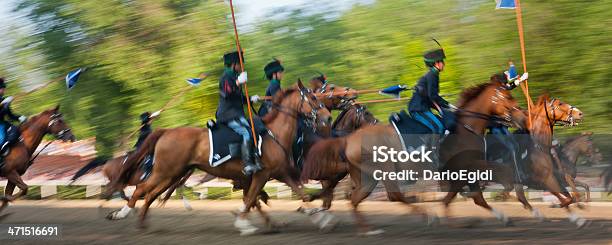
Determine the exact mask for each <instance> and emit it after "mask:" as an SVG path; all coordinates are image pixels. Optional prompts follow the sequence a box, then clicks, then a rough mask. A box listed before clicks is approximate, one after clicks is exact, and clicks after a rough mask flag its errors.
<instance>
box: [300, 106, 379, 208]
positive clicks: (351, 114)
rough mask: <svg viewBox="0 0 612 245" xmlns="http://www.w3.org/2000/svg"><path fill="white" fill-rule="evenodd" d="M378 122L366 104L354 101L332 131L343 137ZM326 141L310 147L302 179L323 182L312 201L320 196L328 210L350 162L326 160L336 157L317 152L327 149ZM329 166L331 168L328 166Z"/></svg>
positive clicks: (311, 198) (311, 196)
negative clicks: (320, 155)
mask: <svg viewBox="0 0 612 245" xmlns="http://www.w3.org/2000/svg"><path fill="white" fill-rule="evenodd" d="M376 123H378V119H376V118H375V117H374V115H373V114H372V113H371V112H370V111H368V109H367V108H366V107H365V106H364V105H360V104H354V103H353V104H349V105H348V106H347V107H346V108H345V109H344V110H343V111H342V112H340V114H339V115H338V117H337V118H336V120H335V121H334V123H333V124H332V132H333V134H334V136H340V137H341V136H345V135H348V134H350V133H352V132H353V131H355V130H357V129H359V128H361V127H364V126H367V125H374V124H376ZM326 142H329V141H325V140H320V141H317V142H314V144H313V145H312V146H311V147H310V149H309V151H308V153H307V154H306V161H305V162H304V168H303V170H302V175H301V178H302V181H308V180H310V179H312V180H319V181H320V182H321V186H322V189H321V191H320V192H318V193H314V194H311V195H310V201H313V200H315V199H318V198H321V199H323V205H322V206H321V209H320V210H328V209H329V208H330V207H331V203H332V200H333V198H334V188H336V185H338V182H340V181H341V180H342V179H344V177H346V175H347V174H348V163H346V162H339V163H331V162H326V160H335V159H329V158H320V157H319V155H318V154H317V153H318V152H319V151H321V152H324V151H326V148H327V147H328V145H327V143H326ZM314 165H320V166H322V167H315V166H314ZM327 166H329V167H330V168H326V167H327ZM317 171H318V172H317ZM304 211H306V210H304ZM315 211H316V210H315Z"/></svg>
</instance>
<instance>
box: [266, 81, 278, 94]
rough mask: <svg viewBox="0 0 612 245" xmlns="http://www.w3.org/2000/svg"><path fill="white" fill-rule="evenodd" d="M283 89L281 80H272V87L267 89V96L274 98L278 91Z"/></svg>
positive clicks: (269, 86)
mask: <svg viewBox="0 0 612 245" xmlns="http://www.w3.org/2000/svg"><path fill="white" fill-rule="evenodd" d="M280 89H281V84H280V81H279V80H276V79H272V80H270V85H268V88H267V89H266V96H274V95H275V94H276V92H278V90H280Z"/></svg>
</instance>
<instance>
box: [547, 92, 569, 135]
mask: <svg viewBox="0 0 612 245" xmlns="http://www.w3.org/2000/svg"><path fill="white" fill-rule="evenodd" d="M555 101H557V99H556V98H552V99H551V100H550V102H549V103H548V106H546V105H545V107H544V109H545V111H546V120H547V121H548V123H549V124H550V126H551V128H552V126H553V124H556V123H557V122H559V124H560V125H564V126H570V127H571V126H575V125H576V119H575V118H574V110H575V109H576V107H575V106H573V105H570V104H568V105H569V107H570V108H569V111H568V112H567V117H566V118H565V119H564V120H560V121H557V120H556V119H555V118H556V117H555V112H556V111H557V109H560V108H559V106H557V105H555ZM548 107H550V112H551V114H552V119H551V118H550V117H549V116H548Z"/></svg>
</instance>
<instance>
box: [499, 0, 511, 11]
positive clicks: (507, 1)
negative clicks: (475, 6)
mask: <svg viewBox="0 0 612 245" xmlns="http://www.w3.org/2000/svg"><path fill="white" fill-rule="evenodd" d="M495 1H496V2H497V6H496V7H495V9H515V8H516V4H515V3H514V0H495Z"/></svg>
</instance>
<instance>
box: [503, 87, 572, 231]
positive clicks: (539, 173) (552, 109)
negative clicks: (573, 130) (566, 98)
mask: <svg viewBox="0 0 612 245" xmlns="http://www.w3.org/2000/svg"><path fill="white" fill-rule="evenodd" d="M532 108H533V109H532V116H533V121H532V125H531V126H530V127H529V132H530V135H522V134H515V135H516V136H517V137H529V139H527V142H528V143H527V144H528V149H527V152H528V158H527V160H526V161H527V162H528V164H527V165H528V167H527V169H525V171H526V172H527V173H529V174H530V177H531V178H530V179H528V180H526V183H527V186H529V187H532V188H535V189H542V188H548V187H547V185H548V186H554V183H553V182H556V183H558V185H559V186H560V187H563V186H562V185H560V183H559V181H557V179H556V178H557V177H556V176H555V172H556V171H557V172H558V173H559V174H560V175H561V176H562V177H561V178H563V182H562V183H567V184H568V185H570V186H572V187H574V189H575V184H574V178H572V177H571V175H567V174H565V172H563V170H564V169H563V167H562V165H561V163H555V162H553V161H552V160H553V158H551V157H550V155H551V154H550V147H551V145H552V134H553V129H554V125H555V124H559V123H560V124H564V125H568V126H574V125H576V123H577V122H579V121H580V120H582V112H581V111H580V110H579V109H577V108H575V107H573V106H572V105H570V104H567V103H564V102H563V101H560V100H558V99H551V98H549V96H548V95H542V96H540V97H539V98H538V102H537V103H536V105H534V106H533V107H532ZM525 114H526V112H525ZM526 115H527V114H526ZM531 139H534V141H533V142H532V141H531ZM544 148H547V150H544ZM547 152H548V154H547V155H548V158H546V157H544V156H542V153H547ZM517 154H520V153H517ZM532 154H536V155H535V156H534V157H532ZM534 161H538V162H534ZM510 165H511V164H506V166H510ZM513 171H514V170H513ZM513 171H510V172H513ZM497 177H499V176H497ZM506 177H508V176H506ZM550 178H553V179H554V181H552V180H550ZM544 180H546V181H550V183H549V184H544V182H543V181H544ZM495 181H497V182H500V183H501V184H502V185H503V186H504V192H503V193H502V196H504V197H510V195H509V192H510V191H511V190H512V189H513V188H514V190H515V192H516V195H517V196H516V199H518V201H520V202H521V203H522V204H523V207H524V208H525V209H527V210H529V211H531V213H532V215H533V216H534V217H535V218H537V219H539V220H543V219H544V217H543V216H542V213H541V212H540V211H539V210H538V209H536V208H534V207H532V206H531V205H530V204H529V202H528V201H527V198H526V196H525V193H524V188H523V184H522V183H515V178H497V179H496V180H495ZM558 191H559V192H561V194H563V196H565V197H570V198H571V196H570V194H569V193H567V191H565V189H558ZM574 195H575V196H577V195H578V192H577V191H575V192H574Z"/></svg>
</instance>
